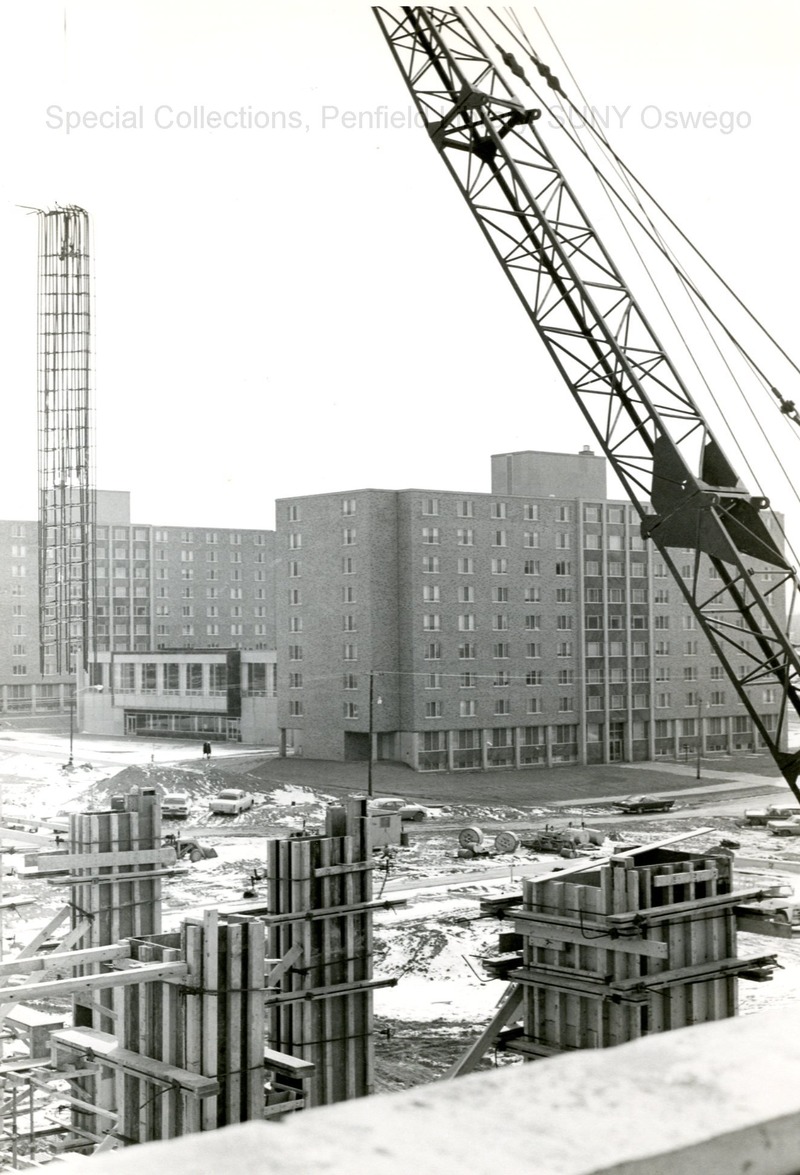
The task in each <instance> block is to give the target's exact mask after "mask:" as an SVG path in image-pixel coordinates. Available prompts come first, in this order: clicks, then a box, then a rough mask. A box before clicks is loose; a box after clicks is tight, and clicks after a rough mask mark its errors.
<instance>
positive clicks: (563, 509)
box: [558, 506, 572, 522]
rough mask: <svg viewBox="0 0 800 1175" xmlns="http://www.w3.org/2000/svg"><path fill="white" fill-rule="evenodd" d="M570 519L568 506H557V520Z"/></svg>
mask: <svg viewBox="0 0 800 1175" xmlns="http://www.w3.org/2000/svg"><path fill="white" fill-rule="evenodd" d="M571 519H572V511H571V510H570V508H569V506H559V508H558V521H559V522H570V521H571Z"/></svg>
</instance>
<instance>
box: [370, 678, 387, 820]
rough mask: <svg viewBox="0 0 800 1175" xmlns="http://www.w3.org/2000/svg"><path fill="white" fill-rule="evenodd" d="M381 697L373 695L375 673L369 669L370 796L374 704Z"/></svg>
mask: <svg viewBox="0 0 800 1175" xmlns="http://www.w3.org/2000/svg"><path fill="white" fill-rule="evenodd" d="M382 705H383V698H382V697H381V696H380V694H379V695H378V697H377V698H376V697H375V673H374V671H373V670H372V669H370V671H369V758H368V760H367V795H368V796H369V797H370V799H371V798H372V739H373V735H374V733H375V732H374V729H373V716H374V713H375V706H382Z"/></svg>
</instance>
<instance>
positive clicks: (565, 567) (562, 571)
mask: <svg viewBox="0 0 800 1175" xmlns="http://www.w3.org/2000/svg"><path fill="white" fill-rule="evenodd" d="M556 575H572V564H571V563H564V562H559V563H556Z"/></svg>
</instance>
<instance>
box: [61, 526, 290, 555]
mask: <svg viewBox="0 0 800 1175" xmlns="http://www.w3.org/2000/svg"><path fill="white" fill-rule="evenodd" d="M74 529H75V532H76V533H75V538H76V539H79V538H80V537H81V532H80V528H74ZM268 533H269V532H262V531H248V532H244V534H243V533H242V532H241V531H235V530H234V531H216V530H206V531H194V530H181V529H180V528H176V527H172V528H170V529H169V530H166V529H160V528H156V529H153V528H152V527H149V526H134V527H129V526H112V527H108V526H97V527H95V537H96V541H97V553H98V555H99V554H100V552H101V550H102V549H103V544H105V543H109V542H112V543H129V542H133V543H134V544H135V543H149V542H150V540H151V539H152V541H153V542H156V543H175V542H181V543H195V544H199V545H204V546H217V545H220V544H228V545H229V546H232V547H240V546H243V545H246V544H247V545H252V546H254V547H264V546H266V545H267V538H268ZM135 549H136V548H135V547H134V551H135ZM140 549H141V550H143V551H145V550H146V548H145V547H142V548H140Z"/></svg>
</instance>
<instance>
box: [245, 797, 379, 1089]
mask: <svg viewBox="0 0 800 1175" xmlns="http://www.w3.org/2000/svg"><path fill="white" fill-rule="evenodd" d="M326 834H327V835H326V836H324V837H310V838H295V839H291V840H288V841H286V840H283V841H281V840H271V841H269V842H268V843H267V878H268V909H269V915H268V916H266V917H265V919H264V921H265V923H266V925H267V949H268V952H269V954H270V955H271V956H273V957H275V958H277V959H280V960H284V961H287V962H288V961H291V962H290V965H288V966H287V965H285V964H279V965H278V966H277V967H276V968H275V969H274V970H273V971H272V973H271V974H270V975H268V984H269V989H270V990H269V993H268V997H267V1039H268V1041H269V1043H270V1045H271V1047H272V1048H273V1049H275V1050H277V1051H278V1052H280V1053H284V1054H286V1053H288V1054H290V1055H291V1056H293V1057H295V1058H298V1059H301V1060H304V1061H307V1062H310V1063H312V1064H313V1066H314V1076H313V1078H312V1079H311V1080H310V1081H309V1082H308V1085H307V1087H306V1104H307V1105H328V1104H330V1103H332V1102H339V1101H344V1100H346V1099H349V1098H354V1097H362V1096H364V1095H366V1094H369V1093H371V1092H372V1091H373V1086H374V1044H373V1035H372V1033H373V1018H372V988H373V987H374V986H377V985H378V984H377V982H376V981H374V980H373V978H372V872H371V871H372V861H371V848H370V841H369V835H370V832H369V819H368V817H367V813H366V802H365V801H360V800H355V801H351V802H350V803H348V804H347V805H346V806H345V807H343V808H335V809H331V810H330V811H329V812H328V816H327V821H326Z"/></svg>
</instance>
